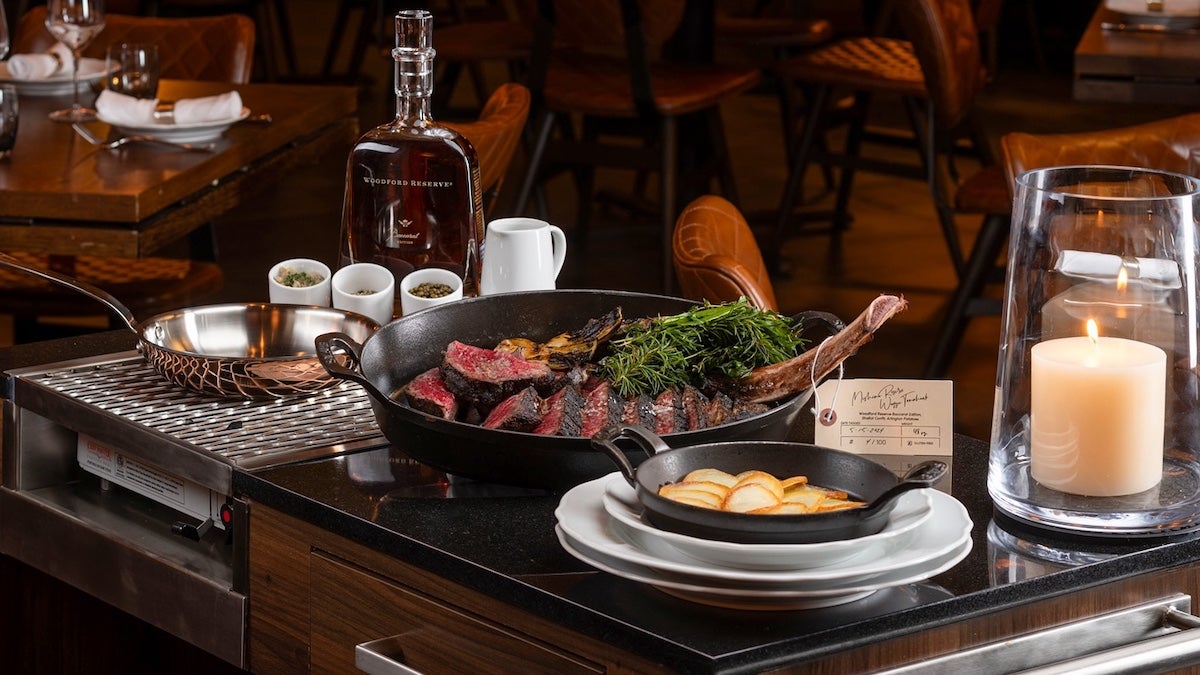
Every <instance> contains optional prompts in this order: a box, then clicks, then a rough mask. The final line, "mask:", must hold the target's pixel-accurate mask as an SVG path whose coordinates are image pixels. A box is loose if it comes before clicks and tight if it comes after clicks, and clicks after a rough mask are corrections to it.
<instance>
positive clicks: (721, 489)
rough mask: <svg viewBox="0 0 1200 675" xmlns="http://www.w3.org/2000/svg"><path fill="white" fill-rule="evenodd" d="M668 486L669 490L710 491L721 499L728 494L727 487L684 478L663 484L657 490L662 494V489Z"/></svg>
mask: <svg viewBox="0 0 1200 675" xmlns="http://www.w3.org/2000/svg"><path fill="white" fill-rule="evenodd" d="M668 488H669V489H671V490H698V491H700V492H711V493H713V494H714V495H716V496H717V497H718V498H719V499H722V500H723V499H725V495H727V494H729V488H728V487H726V486H724V485H720V484H718V483H713V482H711V481H706V480H698V481H692V480H685V481H683V482H682V483H673V484H671V485H664V486H663V487H662V489H661V490H659V494H663V491H662V490H666V489H668Z"/></svg>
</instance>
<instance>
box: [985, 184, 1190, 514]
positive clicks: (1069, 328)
mask: <svg viewBox="0 0 1200 675" xmlns="http://www.w3.org/2000/svg"><path fill="white" fill-rule="evenodd" d="M1198 187H1200V183H1198V182H1197V181H1196V179H1193V178H1190V177H1188V176H1184V175H1181V174H1171V173H1162V172H1157V171H1151V170H1148V169H1138V168H1129V167H1103V166H1075V167H1057V168H1050V169H1041V170H1036V171H1030V172H1028V173H1025V174H1022V175H1021V176H1019V177H1018V178H1017V194H1016V199H1015V201H1014V204H1013V219H1012V235H1011V240H1010V244H1009V260H1008V272H1007V283H1006V286H1005V300H1006V302H1005V310H1004V317H1003V331H1002V334H1001V340H1000V354H999V364H998V371H997V380H996V382H997V387H996V400H995V410H994V413H993V418H992V419H993V422H992V439H991V456H990V464H989V469H988V490H989V492H990V493H991V496H992V499H993V501H994V503H995V505H996V507H997V508H998V509H999V510H1001V511H1002V512H1004V513H1006V514H1008V515H1010V516H1012V517H1014V518H1016V519H1018V520H1020V521H1023V522H1026V523H1029V524H1033V525H1036V526H1039V527H1044V528H1051V529H1058V530H1065V531H1071V532H1081V533H1087V534H1090V535H1100V536H1105V535H1108V536H1121V537H1128V536H1155V535H1164V534H1176V533H1178V532H1180V531H1183V530H1187V529H1190V528H1193V527H1195V526H1197V525H1200V375H1198V373H1197V365H1198V361H1200V354H1198V351H1200V329H1198V326H1197V319H1198V317H1197V312H1198V311H1200V310H1198V301H1200V295H1198V291H1197V288H1196V281H1197V256H1198V252H1197V237H1196V214H1197V209H1196V206H1197V198H1198V197H1200V194H1198Z"/></svg>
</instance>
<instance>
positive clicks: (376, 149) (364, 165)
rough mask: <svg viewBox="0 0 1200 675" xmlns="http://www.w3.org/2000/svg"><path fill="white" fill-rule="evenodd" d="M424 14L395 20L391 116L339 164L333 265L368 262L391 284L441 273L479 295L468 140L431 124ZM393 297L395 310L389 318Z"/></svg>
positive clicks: (479, 223) (427, 17)
mask: <svg viewBox="0 0 1200 675" xmlns="http://www.w3.org/2000/svg"><path fill="white" fill-rule="evenodd" d="M432 33H433V15H432V14H430V13H429V12H428V11H426V10H403V11H401V12H399V13H398V14H397V15H396V48H395V49H394V50H392V57H393V58H394V59H395V61H396V66H395V68H396V75H395V86H396V119H395V120H393V121H392V122H390V123H387V124H383V125H381V126H378V127H376V128H374V129H371V130H370V131H368V132H367V133H365V134H363V136H362V137H361V138H360V139H359V140H358V142H357V143H356V144H355V146H354V149H353V150H352V151H351V153H350V158H349V161H348V162H347V167H346V193H345V198H344V200H343V203H342V234H341V250H340V253H339V256H338V257H339V261H338V262H339V265H348V264H350V263H355V262H373V263H377V264H380V265H383V266H384V267H387V268H388V269H390V270H391V271H392V274H393V275H395V277H396V282H397V283H396V289H397V293H399V288H400V283H399V281H400V280H401V279H402V278H404V276H405V275H407V274H408V273H409V272H412V271H413V270H416V269H421V268H425V267H441V268H444V269H448V270H451V271H452V272H454V273H455V274H458V275H459V276H460V277H462V278H463V290H464V294H467V295H476V294H478V291H479V254H480V247H481V246H482V241H483V228H484V221H483V196H482V195H481V194H480V187H479V162H478V160H477V159H476V156H475V149H474V148H473V147H472V146H471V143H470V141H468V140H467V139H466V138H465V137H463V136H462V135H461V134H459V133H458V132H456V131H454V130H452V129H450V128H448V127H445V126H441V125H439V124H437V123H436V122H434V120H433V119H432V117H431V115H430V111H429V100H430V95H431V94H432V93H433V58H434V50H433V48H432V39H431V36H432ZM399 308H400V307H399V297H397V299H396V310H397V314H398V313H399Z"/></svg>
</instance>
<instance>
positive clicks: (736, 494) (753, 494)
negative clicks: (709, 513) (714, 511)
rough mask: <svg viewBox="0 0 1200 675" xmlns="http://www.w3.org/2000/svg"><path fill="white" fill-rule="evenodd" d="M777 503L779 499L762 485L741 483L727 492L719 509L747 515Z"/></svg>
mask: <svg viewBox="0 0 1200 675" xmlns="http://www.w3.org/2000/svg"><path fill="white" fill-rule="evenodd" d="M778 503H779V497H778V496H777V495H776V494H775V493H774V492H772V491H771V489H770V488H768V487H767V486H765V485H763V484H762V483H742V484H741V485H738V486H736V487H734V488H733V489H732V490H730V491H729V495H728V496H726V497H725V501H724V502H723V503H722V504H721V508H723V509H725V510H726V511H736V512H738V513H748V512H750V511H753V510H755V509H762V508H767V507H770V506H774V505H776V504H778Z"/></svg>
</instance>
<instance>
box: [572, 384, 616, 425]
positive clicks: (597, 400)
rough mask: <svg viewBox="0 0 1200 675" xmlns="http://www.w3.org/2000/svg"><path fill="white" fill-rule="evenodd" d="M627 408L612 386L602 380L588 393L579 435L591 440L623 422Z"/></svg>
mask: <svg viewBox="0 0 1200 675" xmlns="http://www.w3.org/2000/svg"><path fill="white" fill-rule="evenodd" d="M624 408H625V406H624V405H622V403H621V398H620V397H619V396H617V393H616V392H615V391H613V390H612V385H611V384H610V383H608V382H606V381H603V380H601V381H600V382H599V384H596V385H595V386H593V387H592V388H591V390H589V391H588V392H587V397H586V400H585V401H584V404H583V415H582V418H583V425H582V428H581V429H580V430H579V435H580V436H583V437H585V438H591V437H592V436H595V435H596V434H597V433H599V432H600V431H602V430H603V429H605V428H607V427H609V426H611V425H614V424H619V423H620V422H621V416H622V414H623V413H624Z"/></svg>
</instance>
